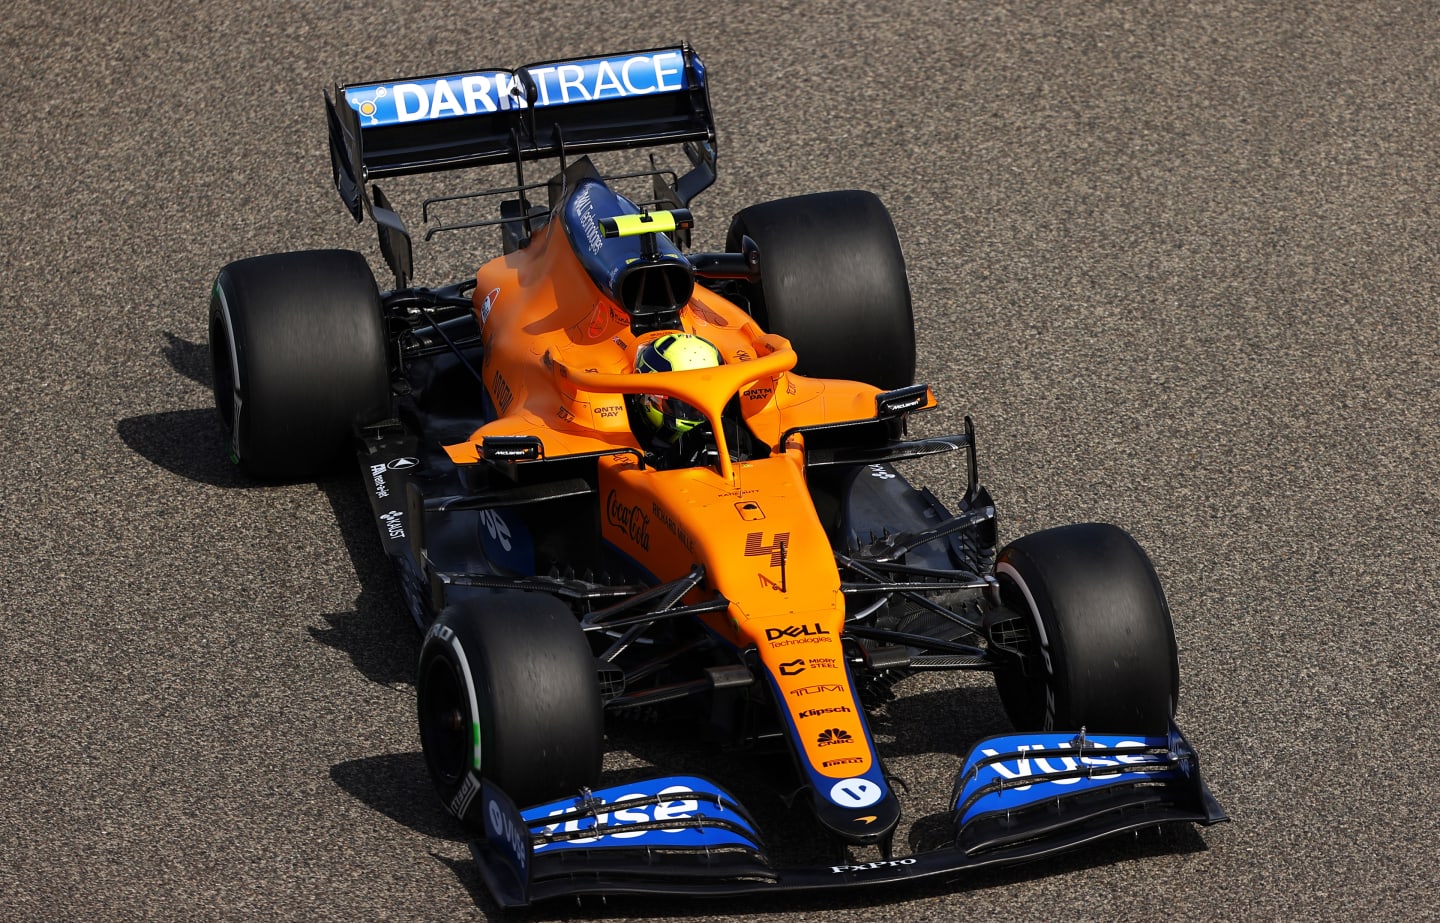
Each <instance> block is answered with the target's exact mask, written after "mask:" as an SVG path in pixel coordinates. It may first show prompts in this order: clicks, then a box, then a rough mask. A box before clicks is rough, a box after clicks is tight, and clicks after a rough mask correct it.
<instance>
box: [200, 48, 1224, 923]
mask: <svg viewBox="0 0 1440 923" xmlns="http://www.w3.org/2000/svg"><path fill="white" fill-rule="evenodd" d="M326 104H327V106H326V108H327V113H328V118H329V127H330V142H331V153H332V161H333V163H332V166H333V170H334V179H335V183H336V186H337V188H338V189H339V192H340V195H341V197H342V199H343V200H344V202H345V204H346V206H347V207H348V209H349V211H350V213H351V215H352V216H353V217H354V218H355V220H356V221H357V222H358V221H360V220H362V218H363V217H364V216H365V215H366V214H368V215H369V216H371V217H372V218H373V219H374V221H375V222H376V224H377V225H378V228H379V234H380V249H381V252H382V254H383V256H384V259H385V261H386V263H387V265H388V267H389V269H390V270H391V272H393V274H394V276H395V287H394V288H393V290H390V291H386V292H381V291H380V290H379V289H378V287H377V285H376V283H375V280H374V277H373V275H372V273H371V270H370V268H369V267H368V265H367V264H366V261H365V259H364V258H363V257H362V256H361V255H360V254H358V253H354V252H350V251H335V250H327V251H308V252H295V253H282V254H275V255H270V256H261V257H256V258H252V259H245V260H241V261H238V262H235V263H232V264H230V265H228V266H226V267H225V268H224V269H223V270H222V271H221V272H220V274H219V277H218V278H217V279H216V281H215V285H214V288H213V294H212V298H211V306H210V344H211V353H212V357H213V361H214V368H215V397H216V404H217V406H218V408H219V411H220V414H221V416H222V418H223V420H224V422H225V425H226V426H227V428H228V430H229V433H230V444H229V448H230V452H231V456H232V458H233V459H234V461H235V462H236V463H237V464H238V465H239V466H240V467H241V468H242V469H243V470H244V471H245V472H247V473H249V474H250V475H253V476H255V477H258V478H268V479H282V480H286V479H289V480H293V479H301V478H307V477H310V476H313V475H315V474H317V473H320V472H322V471H325V470H327V469H329V468H331V467H332V466H333V465H335V464H336V463H338V462H339V461H340V460H342V459H344V458H346V457H347V456H353V455H354V454H355V453H357V452H358V457H359V464H360V468H361V472H362V475H363V479H364V484H365V488H366V490H367V491H368V494H369V499H370V503H371V506H372V508H373V511H374V514H375V519H376V523H377V525H378V528H379V533H380V539H381V542H382V543H383V545H384V548H385V551H386V553H387V555H388V556H389V558H390V560H391V561H392V562H393V564H394V566H395V570H396V572H397V574H398V578H399V584H400V587H401V589H402V591H403V597H404V599H405V601H406V603H407V605H408V607H409V610H410V613H411V614H412V615H413V617H414V618H415V620H416V622H417V623H418V624H419V626H420V627H421V628H422V630H423V631H424V632H425V640H424V643H423V647H422V652H421V656H420V663H419V673H418V679H417V690H418V703H419V704H418V712H419V725H420V737H421V741H422V744H423V748H424V756H425V761H426V764H427V766H428V768H429V772H430V774H431V776H432V777H433V780H434V783H435V785H436V787H437V788H438V790H439V792H440V795H441V797H442V798H443V800H444V802H445V804H446V805H447V806H448V808H449V810H450V811H451V812H452V813H453V814H454V816H455V817H456V818H458V820H459V822H460V823H461V824H462V825H463V827H464V829H465V830H466V831H467V833H468V835H469V836H470V838H471V849H472V853H473V855H474V857H475V859H476V861H477V862H478V863H479V867H480V870H481V873H482V875H483V877H484V880H485V882H486V884H487V886H488V888H489V889H490V891H491V892H492V893H493V895H494V897H495V899H496V901H497V902H498V903H499V904H500V905H501V906H503V907H514V906H522V905H526V904H529V903H530V902H533V901H537V900H542V899H546V898H552V897H555V896H559V895H569V894H617V893H643V894H672V895H681V894H694V895H725V894H742V893H779V892H783V891H796V890H806V889H827V890H829V889H835V888H841V887H848V886H868V885H873V884H876V883H879V882H887V881H900V880H911V879H917V878H921V877H926V876H934V875H942V874H954V873H956V872H958V871H959V870H963V869H969V868H975V867H979V866H986V865H994V864H998V863H1012V862H1017V861H1022V860H1029V859H1034V858H1036V857H1039V856H1043V855H1047V854H1050V853H1053V852H1055V851H1058V850H1061V849H1065V848H1071V847H1075V846H1078V845H1080V844H1084V843H1087V842H1090V841H1093V840H1096V839H1098V838H1100V837H1103V836H1107V835H1111V834H1115V833H1118V832H1120V831H1128V830H1135V829H1139V828H1142V827H1148V826H1153V825H1156V824H1160V823H1168V822H1186V823H1198V824H1213V823H1216V822H1218V821H1222V820H1224V819H1225V815H1224V813H1223V811H1222V810H1221V808H1220V806H1219V805H1218V804H1217V803H1216V801H1215V800H1214V798H1213V797H1212V796H1211V795H1210V792H1209V791H1208V790H1207V788H1206V786H1205V785H1204V783H1203V782H1202V781H1201V778H1200V771H1199V765H1198V761H1197V757H1196V754H1195V752H1194V751H1193V750H1192V748H1191V747H1190V745H1189V744H1188V743H1187V742H1186V740H1185V738H1184V737H1183V736H1182V735H1181V734H1180V732H1179V730H1178V729H1177V728H1176V726H1175V724H1174V722H1173V717H1172V716H1173V714H1174V710H1175V705H1176V699H1177V694H1178V688H1179V679H1178V663H1177V656H1176V647H1175V639H1174V633H1173V629H1172V626H1171V621H1170V613H1169V609H1168V607H1167V605H1166V602H1165V597H1164V594H1163V592H1162V590H1161V587H1160V584H1159V581H1158V579H1157V577H1156V575H1155V571H1154V569H1153V568H1152V566H1151V563H1150V561H1149V559H1148V558H1147V557H1146V555H1145V553H1144V552H1143V551H1142V550H1141V549H1140V547H1139V546H1138V545H1137V544H1136V543H1135V541H1134V540H1133V539H1131V538H1130V536H1129V535H1127V534H1126V533H1125V532H1123V531H1122V530H1120V529H1119V528H1116V527H1114V526H1110V525H1103V524H1093V523H1092V524H1084V525H1075V526H1069V527H1064V528H1058V529H1052V530H1047V531H1043V532H1038V533H1035V534H1031V535H1026V536H1024V537H1021V538H1019V539H1017V540H1015V541H1013V542H1011V543H1010V544H1008V545H1006V546H1005V547H1004V548H1003V549H997V547H996V545H997V531H996V523H995V508H994V505H993V503H992V501H991V498H990V496H989V494H988V493H987V492H986V490H985V488H983V487H982V486H981V485H980V484H979V483H978V477H977V474H976V449H975V436H974V428H973V425H972V424H971V422H970V420H969V418H966V419H965V425H964V429H963V431H962V432H959V433H956V434H953V435H944V436H915V435H912V434H911V418H912V417H913V416H914V415H916V414H919V413H921V412H923V411H927V410H930V409H932V408H934V407H935V406H936V399H935V396H934V394H933V393H932V392H931V390H930V388H929V387H928V386H926V385H925V384H916V383H915V382H914V381H913V377H914V372H915V335H914V328H913V323H912V319H911V302H910V292H909V287H908V282H907V279H906V273H905V267H904V263H903V260H902V256H901V250H900V246H899V243H898V241H897V238H896V234H895V230H894V227H893V225H892V223H891V220H890V216H889V214H888V212H887V211H886V210H885V208H884V206H883V205H882V204H881V203H880V201H879V200H878V199H877V198H876V197H875V196H873V195H871V194H868V193H864V192H854V191H849V192H833V193H825V194H818V195H805V196H799V197H795V198H788V199H781V200H779V201H773V202H767V203H764V204H760V205H754V206H751V207H748V208H745V209H743V210H742V211H740V212H739V213H738V214H736V215H735V217H734V219H733V221H732V222H731V224H730V227H729V234H728V238H727V244H726V249H725V251H724V252H711V253H703V252H687V251H688V250H689V248H690V242H691V241H690V238H691V230H692V228H693V225H694V218H693V217H692V215H691V212H690V211H689V209H688V205H689V203H690V201H691V200H692V199H693V197H694V196H695V195H697V194H698V193H699V192H701V191H703V190H704V189H705V188H706V187H707V186H709V185H710V184H711V182H712V181H713V180H714V177H715V167H716V143H715V127H714V122H713V118H712V114H711V108H710V100H709V95H708V89H707V74H706V70H705V68H704V66H703V65H702V63H701V60H700V58H699V57H698V56H697V55H696V54H695V52H694V51H693V50H692V49H691V48H690V47H689V46H687V45H682V46H678V47H673V48H662V49H656V50H648V51H640V52H633V53H628V54H620V55H610V56H605V57H595V58H586V59H579V60H565V61H555V62H549V63H543V64H534V65H529V66H526V67H521V68H518V69H515V70H487V71H478V72H468V73H457V74H448V75H444V76H432V77H424V78H417V79H413V80H405V81H394V82H388V83H368V84H356V85H346V86H336V87H334V88H333V94H327V96H326ZM655 146H670V147H672V148H673V147H674V146H678V147H679V148H680V149H681V150H682V151H683V153H684V155H685V157H686V159H687V160H688V161H689V164H690V167H689V169H688V172H686V173H685V174H684V175H677V174H676V173H675V172H673V171H670V170H665V169H661V168H659V167H658V166H656V161H655V157H654V155H653V154H651V155H650V157H649V168H648V169H642V170H639V171H638V172H629V173H619V174H611V175H602V174H601V173H600V172H599V170H598V169H597V167H596V166H595V163H594V162H593V161H592V159H591V156H590V155H592V154H598V153H602V152H614V151H620V150H622V149H630V148H643V147H655ZM542 159H543V160H552V161H554V162H555V163H556V164H557V167H556V169H555V170H554V172H553V175H549V176H547V177H546V178H544V179H542V180H540V181H538V182H532V181H528V180H527V178H526V169H525V168H526V166H527V165H528V164H531V163H532V162H534V161H538V160H542ZM496 166H502V167H505V168H506V169H507V170H508V169H513V171H514V177H515V181H514V182H513V183H510V184H507V185H504V186H503V187H501V188H488V189H484V190H482V191H478V192H471V193H465V194H461V195H447V196H443V197H439V198H432V199H427V200H425V202H424V204H423V208H422V215H423V217H424V220H425V223H426V225H427V228H428V229H427V232H426V234H425V237H426V239H429V237H430V236H431V235H433V234H435V233H438V232H446V231H452V230H456V229H460V228H476V227H491V228H494V229H496V230H498V232H499V236H500V241H501V251H502V252H501V253H500V255H498V256H496V257H495V258H494V259H491V260H490V261H489V262H486V263H484V265H482V266H481V267H480V269H479V271H478V272H477V273H476V275H475V277H474V278H473V279H467V280H465V281H462V282H459V283H457V284H453V285H448V286H445V287H440V288H420V287H414V286H412V284H411V278H412V275H413V262H412V248H411V236H410V233H409V231H408V230H407V228H406V225H405V224H404V222H403V221H402V220H401V219H400V217H399V215H398V213H397V211H396V210H395V209H394V208H393V207H392V206H391V204H390V201H389V200H388V198H387V197H386V195H385V194H384V193H383V192H382V191H381V190H380V188H379V187H377V186H374V185H373V182H374V181H375V180H377V179H380V178H382V177H390V176H400V175H404V174H415V173H423V172H431V171H440V170H451V169H456V168H477V167H496ZM626 184H629V185H633V186H638V187H640V188H641V189H642V190H643V191H642V192H641V193H639V194H626V193H624V192H622V191H621V190H622V188H626ZM486 201H490V202H495V203H497V204H498V216H496V213H495V212H494V211H491V212H488V213H487V214H485V215H484V216H483V217H479V218H476V217H473V216H472V215H469V214H467V217H465V218H464V219H463V220H456V221H451V222H449V223H446V222H444V221H441V220H440V219H439V218H438V217H436V216H438V215H439V214H440V213H441V212H442V211H444V210H445V209H457V208H459V209H466V208H472V209H473V207H474V206H476V205H477V204H479V203H483V202H486ZM948 452H959V453H964V454H963V455H962V456H959V458H960V459H961V460H963V462H964V467H965V470H966V472H967V477H968V483H967V484H966V487H965V491H964V494H963V497H962V498H961V499H960V500H959V502H958V504H957V508H956V509H954V510H950V509H946V508H945V507H944V506H943V505H942V503H941V501H940V500H939V499H938V498H937V497H936V496H935V495H934V494H932V493H931V492H929V491H927V490H923V489H918V488H916V487H914V486H912V485H911V484H910V482H909V481H908V480H907V479H906V478H905V476H904V475H902V474H901V472H900V469H899V466H900V465H901V463H903V462H906V461H907V460H911V459H918V458H925V457H929V456H935V455H938V454H940V453H948ZM957 487H958V485H957ZM937 670H972V671H973V670H982V671H987V672H990V673H993V674H994V677H995V682H996V684H997V687H998V691H999V695H1000V698H1001V700H1002V702H1003V705H1004V708H1005V711H1006V713H1007V714H1008V716H1009V718H1010V720H1011V722H1012V723H1013V725H1014V727H1015V729H1016V733H1015V734H1013V735H1005V736H1001V737H993V738H989V739H986V740H981V741H978V742H976V743H975V744H974V747H973V749H972V750H971V751H970V754H969V756H968V757H967V758H966V759H965V760H964V761H963V763H962V764H961V765H960V766H958V767H957V770H958V771H957V774H956V776H955V782H954V788H953V791H952V793H951V794H950V796H949V801H948V802H947V804H948V806H949V813H950V818H949V822H948V823H949V828H950V833H949V834H948V835H947V836H946V842H945V844H943V845H942V846H941V847H940V848H936V849H933V850H929V851H921V852H918V853H915V854H912V855H900V854H897V852H896V850H895V849H894V847H893V838H894V834H895V831H896V829H897V826H898V825H899V822H900V802H899V799H898V797H897V795H896V793H895V791H894V790H893V789H892V784H893V782H894V780H893V779H892V778H891V777H890V776H889V775H888V774H887V772H886V764H885V755H884V753H883V752H882V748H880V747H877V744H876V741H875V738H874V737H873V736H872V733H871V730H870V718H871V717H872V716H873V715H874V713H875V710H876V709H878V708H881V707H883V706H884V702H885V701H886V695H887V694H889V695H892V696H893V693H891V692H889V690H890V687H892V686H893V685H894V684H895V683H896V682H897V681H899V680H901V679H903V678H905V677H908V676H910V675H913V674H915V673H918V672H921V671H937ZM632 709H653V711H654V714H656V715H658V716H659V718H660V720H662V721H673V722H676V724H677V726H679V725H680V723H682V722H704V723H705V724H706V725H707V728H708V729H709V731H710V732H711V735H712V736H711V738H710V739H714V738H715V735H718V737H719V738H720V739H721V740H722V741H724V742H725V743H726V744H727V745H728V746H729V747H730V748H731V749H733V750H736V751H738V752H741V753H744V752H746V751H747V750H749V749H754V750H757V751H758V750H763V749H765V748H769V749H771V750H779V751H782V752H783V753H787V754H788V762H789V763H790V764H791V765H792V766H793V771H794V778H793V780H785V781H784V782H783V783H781V785H783V787H784V788H785V790H787V791H789V790H795V789H800V790H802V791H803V792H805V793H806V794H805V795H804V796H803V797H804V798H805V799H808V803H809V806H810V808H811V809H813V814H814V817H815V819H816V821H817V824H818V828H819V829H820V830H821V831H823V835H824V836H825V837H828V838H829V839H831V840H833V843H834V844H835V845H834V851H833V852H831V853H830V854H831V855H834V856H837V857H839V861H836V862H834V863H833V864H826V865H818V866H816V867H794V868H792V867H782V866H781V864H779V863H773V862H772V861H771V856H770V854H769V853H768V852H767V848H766V845H765V841H764V831H763V830H762V825H761V824H759V823H757V821H756V820H755V819H753V818H752V816H751V815H750V814H749V813H748V812H747V810H746V809H745V808H744V807H743V806H742V805H741V804H740V803H739V802H738V801H737V800H736V799H735V798H734V797H733V796H732V795H731V794H729V793H728V792H727V791H726V790H725V789H724V788H722V787H721V786H720V785H719V784H717V782H716V781H714V780H711V779H709V778H702V777H700V776H698V775H695V774H693V773H690V774H683V775H671V776H659V777H654V776H653V775H652V776H650V777H647V778H643V779H640V780H638V781H631V782H629V783H626V784H618V785H617V784H615V783H614V782H613V780H610V781H608V782H607V780H606V779H605V777H604V775H603V774H602V757H603V755H604V753H605V736H604V735H605V727H606V722H607V718H608V717H609V716H612V715H615V714H617V713H620V712H624V711H627V710H632ZM778 787H780V786H777V788H778Z"/></svg>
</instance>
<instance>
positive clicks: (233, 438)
mask: <svg viewBox="0 0 1440 923" xmlns="http://www.w3.org/2000/svg"><path fill="white" fill-rule="evenodd" d="M215 296H216V297H217V298H219V299H220V320H221V321H223V322H224V324H225V345H226V346H227V347H228V348H229V350H230V393H231V394H232V395H233V396H234V398H235V406H234V409H233V410H232V411H231V415H230V451H231V452H234V453H235V457H236V458H239V457H240V405H241V403H242V399H241V397H240V353H239V350H238V349H237V348H236V346H235V325H234V323H232V322H231V320H230V302H229V301H227V300H226V298H225V287H224V286H223V285H220V284H219V283H216V285H215Z"/></svg>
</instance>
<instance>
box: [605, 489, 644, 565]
mask: <svg viewBox="0 0 1440 923" xmlns="http://www.w3.org/2000/svg"><path fill="white" fill-rule="evenodd" d="M605 519H606V521H607V522H609V523H610V525H612V526H614V527H615V528H617V529H619V530H620V532H621V534H623V535H624V536H625V537H626V538H628V539H630V541H632V542H634V543H635V544H636V545H639V546H640V547H641V548H643V549H645V550H646V551H649V550H650V516H649V514H647V513H646V512H645V511H644V510H642V509H641V508H640V507H639V505H634V506H632V505H629V504H626V503H625V502H623V501H622V500H621V499H620V498H619V497H617V496H616V495H615V491H613V490H612V491H610V495H609V496H608V497H606V498H605Z"/></svg>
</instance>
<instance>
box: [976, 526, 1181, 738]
mask: <svg viewBox="0 0 1440 923" xmlns="http://www.w3.org/2000/svg"><path fill="white" fill-rule="evenodd" d="M995 577H996V580H997V583H998V591H999V597H1000V603H1001V605H1002V607H1003V609H1001V610H998V611H1000V612H1005V611H1007V610H1008V612H1010V613H1014V614H1015V615H1016V616H1018V619H1019V621H1020V622H1021V623H1022V625H1023V627H1024V630H1023V631H1021V632H1020V633H1019V634H1020V635H1021V636H1023V637H1024V638H1025V640H1024V641H1023V642H1022V644H1021V652H1022V655H1023V656H1022V661H1021V662H1017V663H1016V664H1014V665H1010V666H1007V667H1005V668H1002V669H1000V670H997V672H996V674H995V680H996V685H997V687H998V690H999V693H1000V699H1001V701H1002V702H1003V703H1004V705H1005V711H1006V713H1007V714H1008V715H1009V717H1010V721H1011V723H1012V724H1014V726H1015V728H1016V729H1017V730H1020V731H1040V730H1044V731H1079V730H1080V728H1082V727H1084V728H1087V729H1088V730H1090V731H1096V732H1109V731H1118V732H1137V733H1145V734H1163V733H1165V732H1166V731H1167V730H1168V729H1169V727H1170V721H1171V718H1172V716H1173V715H1174V713H1175V706H1176V702H1177V701H1178V697H1179V691H1180V669H1179V662H1178V659H1177V657H1176V648H1175V631H1174V627H1173V626H1172V624H1171V621H1170V608H1169V606H1168V605H1167V604H1166V602H1165V593H1164V591H1163V590H1162V589H1161V587H1160V580H1159V578H1158V577H1157V576H1156V574H1155V568H1154V567H1153V566H1152V565H1151V563H1150V559H1149V557H1147V556H1146V554H1145V552H1144V551H1143V550H1142V549H1141V548H1140V546H1139V545H1138V544H1136V542H1135V540H1134V539H1133V538H1131V537H1130V535H1129V534H1128V533H1126V532H1125V531H1124V530H1122V529H1120V528H1118V527H1116V526H1112V525H1106V524H1103V523H1086V524H1083V525H1073V526H1063V527H1061V528H1058V529H1048V530H1046V531H1043V532H1036V533H1034V534H1032V535H1026V536H1023V537H1021V538H1019V539H1016V540H1015V541H1014V542H1011V543H1010V544H1009V545H1007V546H1006V547H1005V548H1004V549H1003V550H1002V551H1001V552H1000V555H999V557H998V559H997V560H996V563H995Z"/></svg>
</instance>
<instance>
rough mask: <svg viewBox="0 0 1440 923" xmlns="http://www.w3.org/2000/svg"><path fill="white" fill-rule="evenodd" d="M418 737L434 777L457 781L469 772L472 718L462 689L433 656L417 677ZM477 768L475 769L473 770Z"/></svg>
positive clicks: (452, 672)
mask: <svg viewBox="0 0 1440 923" xmlns="http://www.w3.org/2000/svg"><path fill="white" fill-rule="evenodd" d="M421 683H422V685H421V689H422V690H423V692H422V694H421V697H420V738H421V744H422V746H423V747H424V750H425V758H426V760H427V761H428V762H429V763H430V770H431V772H432V773H434V775H435V778H436V779H438V780H441V781H443V782H445V783H447V784H453V783H455V782H459V781H460V779H461V778H462V777H463V776H464V775H465V773H466V771H467V770H469V769H470V754H471V753H472V752H473V751H474V746H473V733H474V731H473V721H474V719H473V716H472V715H470V714H469V704H468V702H467V701H466V697H465V693H464V686H463V684H462V683H461V682H460V677H459V676H458V675H457V674H456V672H455V668H454V667H453V666H452V665H451V664H450V662H449V661H448V660H446V659H445V658H444V657H435V658H432V659H431V661H430V664H429V666H427V667H426V670H425V673H424V675H423V676H422V677H421ZM476 768H477V769H478V768H479V767H476Z"/></svg>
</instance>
